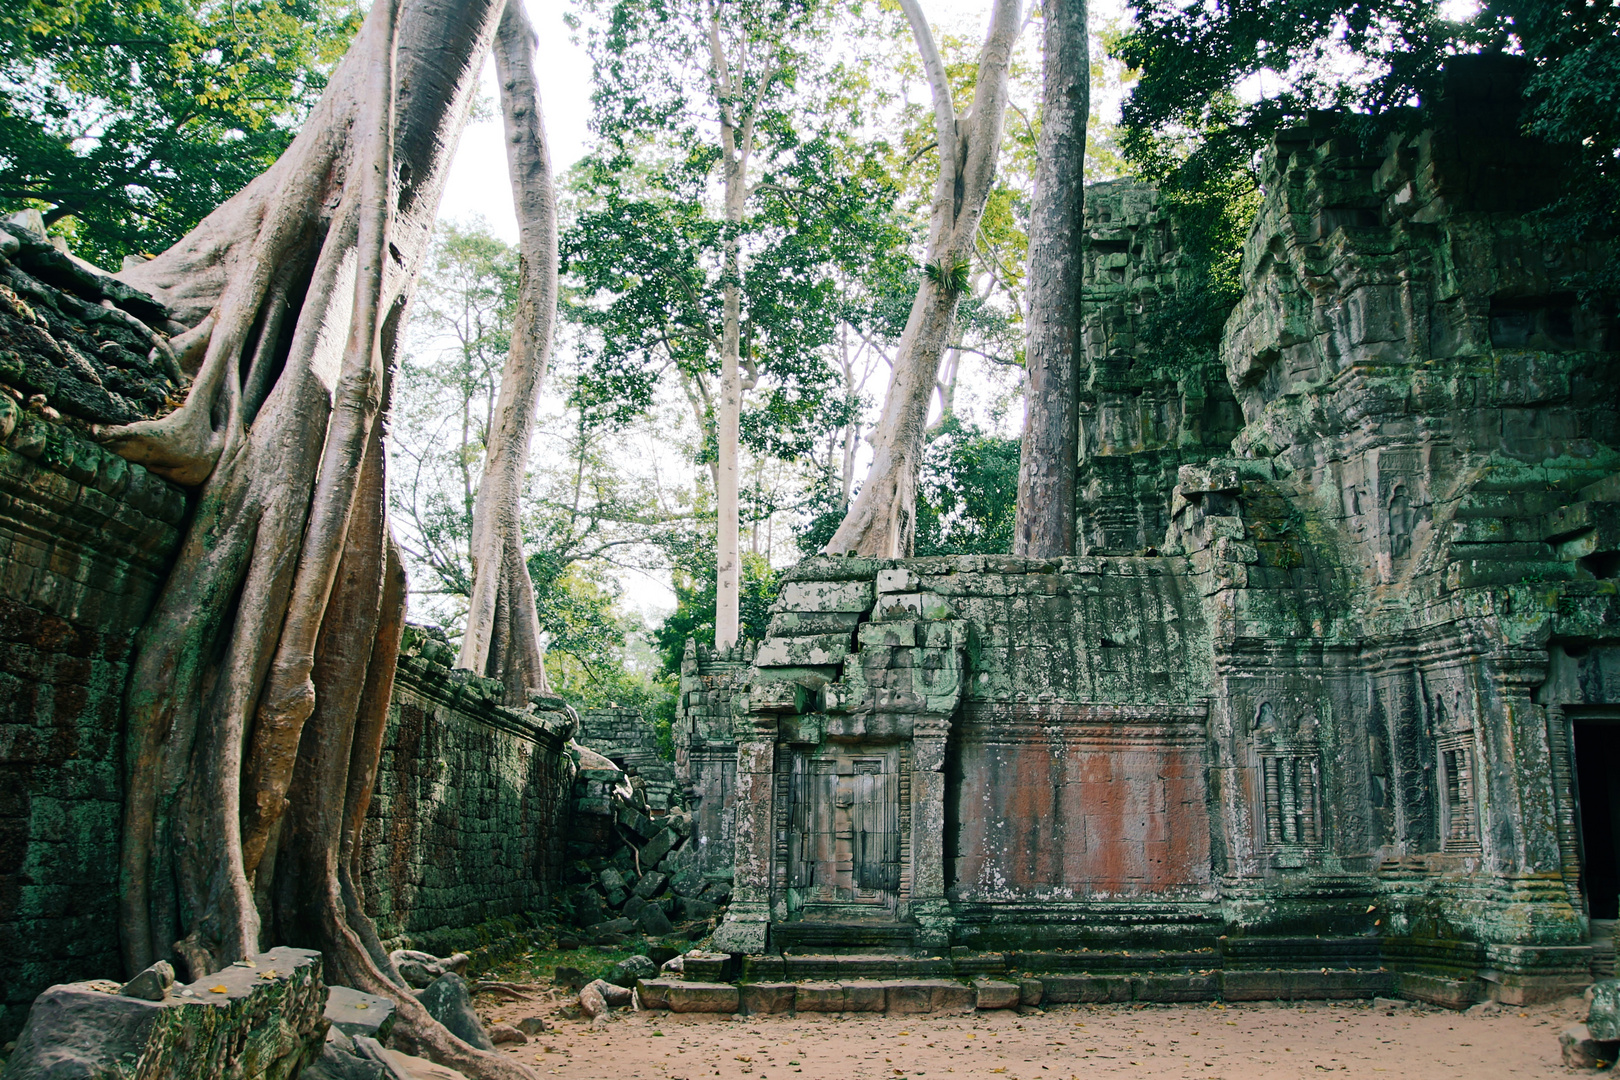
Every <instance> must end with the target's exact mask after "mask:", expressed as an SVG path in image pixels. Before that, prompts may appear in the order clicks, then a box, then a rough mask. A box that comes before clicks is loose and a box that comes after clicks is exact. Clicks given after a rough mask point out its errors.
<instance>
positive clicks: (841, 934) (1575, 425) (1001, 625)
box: [683, 58, 1620, 1005]
mask: <svg viewBox="0 0 1620 1080" xmlns="http://www.w3.org/2000/svg"><path fill="white" fill-rule="evenodd" d="M1523 77H1524V69H1523V68H1522V67H1521V66H1519V65H1518V64H1517V62H1516V61H1514V60H1512V59H1511V58H1507V59H1503V58H1494V59H1490V58H1476V59H1473V60H1466V61H1459V62H1457V63H1455V64H1454V65H1453V66H1452V69H1451V70H1450V72H1449V73H1448V75H1447V79H1446V85H1445V90H1444V93H1443V94H1442V95H1441V96H1440V97H1439V98H1438V99H1437V100H1435V101H1434V102H1432V103H1430V104H1429V105H1428V106H1426V108H1425V109H1424V110H1423V111H1421V112H1419V111H1416V110H1414V111H1412V112H1410V113H1408V114H1403V115H1402V116H1401V117H1400V118H1399V119H1400V120H1401V121H1402V123H1401V124H1398V125H1396V127H1397V129H1398V131H1397V134H1395V135H1394V136H1392V137H1391V138H1390V139H1389V141H1388V142H1387V144H1386V145H1385V146H1384V147H1383V148H1382V150H1381V151H1380V152H1375V153H1368V152H1367V151H1366V150H1365V149H1364V147H1363V144H1362V143H1360V142H1359V141H1357V140H1355V139H1350V138H1345V137H1343V136H1342V135H1341V133H1340V131H1339V130H1338V122H1339V121H1338V118H1337V117H1335V116H1332V115H1324V114H1317V115H1314V116H1313V117H1312V119H1311V122H1310V123H1309V124H1308V125H1306V126H1302V127H1300V128H1298V129H1294V130H1290V131H1286V132H1283V133H1281V134H1280V135H1279V136H1278V137H1277V139H1276V141H1275V143H1274V144H1273V146H1272V147H1271V149H1270V151H1269V153H1268V155H1267V157H1266V160H1265V163H1264V166H1263V168H1264V174H1265V175H1264V183H1263V191H1264V200H1263V203H1262V205H1261V207H1260V211H1259V214H1258V216H1257V219H1256V221H1255V223H1254V226H1253V229H1252V231H1251V234H1250V238H1249V241H1248V243H1247V246H1246V247H1245V250H1244V253H1243V262H1242V284H1243V293H1242V298H1241V300H1240V301H1239V303H1238V304H1237V306H1236V309H1235V310H1234V311H1233V312H1232V314H1231V316H1230V318H1229V319H1228V321H1227V323H1226V328H1225V335H1224V339H1223V341H1222V344H1221V347H1220V350H1219V354H1218V366H1217V367H1212V366H1211V359H1210V357H1208V356H1205V355H1203V354H1200V353H1196V352H1193V353H1191V354H1189V352H1188V350H1186V349H1185V348H1182V347H1181V343H1179V342H1177V341H1175V340H1173V339H1172V337H1171V336H1167V335H1166V334H1165V332H1164V328H1163V327H1162V326H1160V328H1159V331H1158V332H1159V333H1160V335H1161V336H1159V337H1154V336H1153V332H1154V327H1155V325H1156V324H1155V321H1154V319H1153V318H1152V315H1153V311H1154V310H1155V305H1157V304H1162V302H1163V300H1164V294H1165V292H1166V290H1167V289H1173V288H1179V287H1180V286H1179V285H1177V283H1176V275H1177V274H1178V273H1180V270H1178V269H1177V267H1178V266H1179V265H1180V264H1179V263H1178V261H1177V256H1176V252H1175V237H1176V235H1177V231H1176V226H1175V222H1174V221H1173V220H1170V219H1168V218H1166V217H1165V214H1164V211H1163V210H1162V208H1160V207H1159V206H1158V204H1156V203H1155V201H1154V200H1153V198H1152V197H1151V193H1147V192H1144V191H1143V190H1142V189H1140V188H1132V187H1130V186H1127V185H1111V186H1107V187H1105V188H1103V189H1102V190H1101V191H1099V192H1098V193H1097V198H1095V199H1094V200H1093V201H1092V203H1091V206H1090V209H1089V210H1088V224H1089V228H1090V238H1089V245H1090V247H1089V249H1088V256H1087V263H1086V266H1087V282H1086V289H1087V292H1086V304H1087V311H1086V316H1085V318H1086V327H1087V334H1086V339H1085V340H1086V360H1087V364H1088V375H1087V380H1088V381H1087V385H1088V386H1089V387H1091V391H1088V392H1089V393H1091V395H1092V396H1091V397H1089V398H1088V399H1087V401H1088V410H1083V412H1082V417H1081V421H1080V423H1081V428H1082V434H1083V437H1084V440H1085V442H1086V447H1087V450H1086V453H1087V455H1088V457H1087V460H1086V463H1085V465H1084V466H1083V473H1084V475H1085V476H1087V477H1089V479H1088V480H1086V485H1087V486H1086V488H1085V490H1084V491H1083V492H1082V494H1081V496H1080V500H1079V502H1080V505H1079V506H1078V507H1077V514H1078V516H1079V519H1080V522H1081V525H1082V528H1081V532H1082V534H1083V538H1082V541H1081V545H1082V550H1084V551H1089V552H1092V553H1093V554H1091V555H1089V556H1080V557H1072V558H1065V559H1061V560H1052V561H1043V560H1022V559H1013V558H1009V557H963V558H958V559H912V560H904V561H883V562H873V561H867V560H860V559H826V558H813V559H809V560H806V561H805V562H803V563H801V564H800V565H799V566H798V567H796V568H794V569H793V570H791V571H789V572H788V573H787V574H786V576H785V580H786V582H787V584H786V585H785V586H784V589H783V591H782V595H781V598H780V600H779V602H778V607H777V612H776V614H775V616H774V618H773V620H772V623H771V626H770V629H769V634H768V637H767V639H766V640H765V641H764V642H763V643H762V644H761V645H760V646H759V648H758V652H757V654H756V655H755V656H754V658H753V665H752V667H751V669H750V670H749V671H748V672H747V674H746V675H745V676H739V675H737V674H736V673H734V672H733V673H727V674H726V676H725V682H726V686H727V688H728V694H729V696H728V699H727V710H728V711H729V712H730V714H731V730H732V743H733V745H734V746H735V755H736V756H735V759H734V760H735V766H734V768H735V773H734V781H733V784H732V787H731V789H730V794H729V799H730V808H731V816H732V819H733V820H734V823H735V824H734V841H733V846H734V849H735V856H734V865H735V871H736V882H735V889H734V903H733V906H732V908H731V911H730V913H729V915H728V918H727V921H726V923H725V924H724V925H723V926H722V928H721V931H720V933H719V936H718V938H717V940H718V941H719V942H720V943H721V944H723V945H725V946H727V947H730V948H734V949H737V950H739V951H751V950H757V949H762V948H770V949H788V950H795V949H799V950H802V949H810V948H814V949H825V948H853V947H870V946H873V945H893V946H897V947H902V948H910V949H926V950H929V951H930V952H933V951H937V950H940V949H943V948H944V947H945V946H947V945H952V946H961V947H966V948H968V949H970V950H971V949H973V948H987V949H1008V948H1014V949H1026V948H1051V947H1053V946H1061V947H1070V948H1072V947H1076V946H1079V947H1083V948H1085V949H1092V950H1097V949H1141V948H1144V947H1153V946H1159V947H1177V948H1181V949H1193V950H1199V951H1198V953H1197V955H1198V956H1201V957H1206V958H1207V959H1206V960H1201V961H1199V962H1198V963H1197V964H1194V965H1193V966H1195V967H1200V968H1202V967H1210V968H1215V967H1220V966H1222V965H1225V966H1228V967H1230V966H1232V965H1240V966H1243V967H1244V968H1245V969H1246V970H1249V971H1260V972H1266V971H1288V972H1291V974H1289V975H1288V978H1286V979H1281V977H1280V976H1279V977H1278V979H1273V981H1274V982H1277V984H1278V986H1282V985H1283V983H1286V984H1287V986H1288V987H1290V988H1291V989H1290V990H1289V993H1291V994H1305V995H1306V996H1309V995H1310V994H1312V993H1320V994H1325V995H1336V994H1343V993H1368V994H1370V993H1375V992H1382V990H1380V989H1379V988H1380V987H1387V985H1388V982H1387V980H1388V979H1389V978H1390V977H1391V974H1392V975H1393V978H1394V979H1395V980H1396V985H1397V987H1398V988H1399V989H1400V990H1401V991H1402V992H1404V993H1406V994H1408V995H1410V996H1415V997H1420V998H1424V999H1427V1000H1432V1001H1437V1002H1443V1003H1446V1004H1453V1005H1457V1004H1465V1003H1467V1002H1470V1001H1474V1000H1481V999H1484V998H1486V997H1492V998H1498V999H1501V1000H1504V1001H1510V1002H1516V1001H1528V1000H1535V999H1540V998H1549V997H1554V996H1557V995H1561V994H1564V993H1567V992H1569V991H1570V990H1571V989H1572V988H1574V987H1578V986H1580V985H1581V984H1582V983H1584V982H1585V981H1587V979H1588V977H1589V973H1590V971H1591V969H1592V964H1593V955H1592V950H1591V948H1590V946H1589V945H1588V940H1589V937H1590V931H1589V921H1590V919H1592V918H1599V917H1601V918H1614V917H1615V914H1616V905H1617V903H1620V899H1617V897H1620V843H1617V840H1620V838H1617V837H1616V836H1614V835H1612V829H1611V826H1610V822H1611V821H1612V820H1614V818H1613V813H1614V811H1615V810H1617V809H1620V765H1617V764H1616V763H1617V762H1620V740H1617V738H1616V735H1617V734H1620V707H1617V706H1620V679H1617V677H1616V673H1617V671H1620V668H1617V666H1616V661H1615V659H1614V658H1615V657H1616V656H1617V655H1620V593H1617V587H1620V412H1617V411H1616V409H1615V402H1616V400H1620V335H1617V332H1616V331H1617V328H1616V327H1615V325H1614V322H1613V318H1612V308H1611V307H1605V306H1603V305H1600V304H1583V303H1582V302H1580V300H1579V298H1578V296H1577V295H1576V294H1575V293H1574V292H1573V291H1571V289H1570V287H1569V286H1568V285H1567V284H1566V283H1565V282H1566V279H1567V277H1568V275H1570V274H1572V273H1578V272H1580V271H1581V270H1583V269H1586V268H1589V267H1592V266H1595V265H1598V264H1599V263H1600V262H1601V261H1602V260H1605V259H1609V258H1613V257H1614V255H1615V253H1614V252H1611V251H1607V250H1602V249H1599V248H1598V247H1595V246H1588V247H1585V248H1557V247H1552V246H1549V245H1548V244H1547V242H1546V241H1545V240H1544V239H1541V238H1538V236H1537V235H1536V233H1535V232H1534V227H1533V224H1532V218H1531V214H1532V212H1533V211H1534V210H1535V209H1536V208H1537V207H1539V206H1543V205H1545V204H1546V203H1547V201H1548V200H1549V199H1550V198H1551V197H1552V195H1553V193H1554V191H1555V190H1556V183H1555V181H1556V177H1557V168H1558V162H1557V158H1556V155H1554V154H1553V153H1552V152H1551V151H1550V150H1548V148H1546V147H1542V146H1538V145H1536V144H1535V143H1533V142H1531V141H1530V140H1527V139H1525V138H1523V137H1522V136H1520V135H1518V134H1516V133H1517V131H1518V128H1517V125H1516V122H1515V117H1516V115H1517V113H1516V110H1517V109H1518V108H1519V102H1520V100H1521V97H1520V91H1521V88H1522V79H1523ZM1217 384H1221V385H1217ZM1099 388H1104V389H1106V390H1107V392H1106V393H1102V392H1101V391H1100V390H1099ZM1195 390H1196V393H1195V392H1194V391H1195ZM1200 397H1201V400H1202V402H1203V404H1202V405H1200V404H1197V401H1198V400H1199V399H1200ZM1135 399H1140V400H1137V401H1136V404H1132V401H1133V400H1135ZM1178 401H1179V402H1180V404H1179V405H1174V403H1175V402H1178ZM1212 403H1213V404H1212ZM1223 403H1224V404H1223ZM1232 410H1240V412H1239V413H1238V414H1236V415H1234V414H1233V412H1232ZM1194 420H1196V421H1197V422H1196V423H1194V422H1193V421H1194ZM1099 552H1106V553H1107V554H1106V555H1103V554H1097V553H1099ZM708 671H709V669H708V668H706V667H705V665H704V663H703V661H702V657H701V655H699V656H698V657H697V662H696V664H695V665H694V672H693V674H694V676H696V678H697V680H701V679H702V678H703V677H705V676H706V675H707V674H708ZM716 676H717V677H718V672H717V673H716ZM684 688H685V687H684V685H683V689H684ZM693 689H694V690H699V687H698V685H697V681H694V682H693ZM700 692H701V691H700ZM709 700H710V699H708V698H694V697H692V696H688V698H687V718H686V720H685V721H684V723H685V724H686V725H687V727H688V728H690V729H691V730H694V731H696V730H698V729H699V728H702V729H703V730H705V731H708V732H711V733H713V734H712V735H711V736H709V738H711V739H714V740H716V741H718V739H719V733H720V731H721V730H722V727H723V725H722V724H721V723H720V722H719V718H718V717H716V716H714V715H712V712H709V711H705V712H701V713H700V712H699V711H698V708H697V707H696V704H695V703H697V702H701V703H702V708H703V709H704V710H711V709H712V706H711V705H710V704H708V702H709ZM706 745H707V744H706ZM710 753H711V755H712V756H714V757H716V758H718V757H719V751H718V749H716V750H714V751H710ZM1099 962H1100V961H1099ZM1121 962H1128V963H1132V964H1137V963H1145V964H1149V965H1151V964H1152V963H1153V961H1152V959H1151V958H1143V957H1141V956H1140V955H1137V956H1135V957H1134V958H1133V959H1129V960H1127V961H1121ZM1166 962H1169V961H1166ZM1176 962H1177V963H1192V961H1190V960H1186V959H1185V956H1183V959H1182V960H1178V961H1176ZM1600 966H1601V962H1600ZM1380 969H1383V972H1382V973H1379V972H1380ZM1346 971H1348V972H1349V974H1348V975H1347V974H1345V972H1346ZM1357 971H1360V972H1362V973H1363V974H1364V975H1365V976H1366V977H1362V976H1361V975H1356V974H1355V973H1356V972H1357ZM1319 972H1320V973H1321V977H1320V978H1318V977H1317V973H1319ZM1330 972H1332V974H1330ZM1368 972H1370V973H1371V974H1367V973H1368ZM1374 975H1376V978H1375V977H1374ZM1268 978H1269V976H1268ZM1279 979H1280V980H1281V981H1278V980H1279ZM1358 980H1359V981H1358ZM1313 988H1314V989H1313Z"/></svg>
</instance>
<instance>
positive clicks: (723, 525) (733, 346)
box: [706, 2, 775, 649]
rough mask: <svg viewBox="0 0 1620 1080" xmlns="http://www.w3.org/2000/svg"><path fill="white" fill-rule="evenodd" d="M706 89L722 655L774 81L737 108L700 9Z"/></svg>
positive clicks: (711, 10)
mask: <svg viewBox="0 0 1620 1080" xmlns="http://www.w3.org/2000/svg"><path fill="white" fill-rule="evenodd" d="M706 15H707V30H708V37H709V64H710V83H711V86H712V88H713V91H714V95H715V100H716V103H717V104H718V105H719V120H720V150H721V157H722V160H721V170H722V178H723V181H724V184H725V223H724V225H723V226H722V227H723V228H724V229H725V233H724V236H723V237H722V241H721V244H722V248H721V263H722V265H721V274H722V276H723V281H722V283H721V290H722V306H721V328H720V401H719V408H718V409H717V410H716V414H715V444H716V451H717V455H716V456H717V457H718V459H719V460H718V462H717V463H716V466H715V485H714V486H715V511H716V517H717V520H716V528H715V612H714V643H715V645H716V646H718V647H719V648H722V649H724V648H729V647H731V646H732V645H735V644H736V643H737V638H738V635H739V633H740V631H741V625H740V610H741V609H740V597H741V591H742V590H741V587H742V562H741V558H740V552H739V550H738V546H739V544H738V539H739V533H740V531H741V530H740V528H739V521H738V519H739V517H740V509H741V508H740V505H739V502H738V474H737V473H738V445H737V443H738V439H739V437H740V429H741V423H742V395H743V384H742V251H741V246H740V235H741V232H742V224H743V215H744V212H745V211H746V209H747V203H748V161H749V158H750V157H752V156H753V150H754V120H755V115H756V112H757V108H758V103H759V101H760V100H761V99H763V97H764V95H765V92H766V90H767V89H768V87H769V86H770V84H771V82H772V80H773V79H774V77H775V76H774V73H773V72H771V71H769V70H768V71H767V72H766V74H765V77H764V78H763V79H761V80H760V83H759V86H758V87H757V88H756V90H755V92H754V93H755V96H754V100H753V101H752V102H749V103H746V104H744V105H743V108H742V109H741V110H740V111H739V110H738V108H737V100H736V94H737V89H736V86H735V85H734V81H733V78H732V73H731V65H730V62H729V61H728V60H727V58H726V52H725V47H724V45H723V44H722V43H721V40H720V11H719V8H718V6H717V5H716V4H714V3H712V2H711V3H710V4H708V6H707V11H706Z"/></svg>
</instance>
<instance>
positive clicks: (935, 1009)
mask: <svg viewBox="0 0 1620 1080" xmlns="http://www.w3.org/2000/svg"><path fill="white" fill-rule="evenodd" d="M883 990H884V994H885V996H886V999H887V1011H888V1012H891V1013H901V1014H906V1013H950V1012H972V1011H973V1010H974V1008H976V1007H977V996H976V995H975V993H974V991H973V988H972V987H971V986H964V985H962V984H961V983H958V982H951V981H950V980H948V979H895V980H891V981H888V982H886V983H884V986H883Z"/></svg>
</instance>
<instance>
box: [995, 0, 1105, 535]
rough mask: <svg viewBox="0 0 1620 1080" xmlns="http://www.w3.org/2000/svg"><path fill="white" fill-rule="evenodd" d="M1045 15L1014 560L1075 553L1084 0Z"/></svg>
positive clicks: (1062, 0) (1087, 101)
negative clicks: (1041, 95)
mask: <svg viewBox="0 0 1620 1080" xmlns="http://www.w3.org/2000/svg"><path fill="white" fill-rule="evenodd" d="M1044 10H1045V16H1046V37H1045V60H1044V62H1043V65H1044V74H1043V79H1042V81H1043V99H1044V103H1043V108H1042V112H1041V134H1040V139H1039V142H1038V144H1037V146H1036V151H1035V199H1034V203H1033V205H1032V206H1031V208H1030V221H1029V323H1028V338H1027V346H1026V348H1025V350H1024V379H1025V383H1024V386H1025V392H1024V407H1025V413H1024V437H1023V443H1022V445H1021V447H1020V450H1019V461H1018V513H1017V520H1016V522H1015V523H1014V526H1013V554H1015V555H1028V556H1032V557H1034V558H1056V557H1058V556H1062V555H1072V554H1074V526H1075V521H1074V515H1075V506H1074V498H1075V490H1074V485H1075V472H1076V469H1077V467H1078V462H1079V456H1080V421H1079V416H1078V415H1077V413H1076V409H1077V405H1076V398H1077V396H1078V395H1079V392H1080V369H1081V363H1082V359H1083V358H1082V357H1081V355H1080V352H1081V339H1080V274H1081V265H1082V263H1081V253H1080V245H1081V241H1082V239H1083V238H1084V234H1085V184H1086V116H1087V114H1088V113H1089V112H1090V111H1091V50H1090V39H1089V36H1088V33H1087V30H1086V0H1045V8H1044Z"/></svg>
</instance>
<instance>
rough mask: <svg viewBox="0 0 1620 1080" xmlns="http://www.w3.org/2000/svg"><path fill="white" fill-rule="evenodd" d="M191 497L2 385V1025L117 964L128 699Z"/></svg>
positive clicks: (13, 1026) (12, 1029)
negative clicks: (28, 406)
mask: <svg viewBox="0 0 1620 1080" xmlns="http://www.w3.org/2000/svg"><path fill="white" fill-rule="evenodd" d="M185 512H186V504H185V499H184V498H183V497H182V496H181V495H180V493H179V492H178V491H177V490H175V489H174V488H172V487H170V486H169V485H168V484H166V483H164V482H163V481H161V480H159V479H158V478H156V477H154V476H152V475H151V474H150V473H148V472H147V471H146V470H145V469H143V468H141V467H140V466H138V465H131V464H128V463H127V462H125V461H124V459H122V458H120V457H117V456H116V455H113V454H109V453H106V452H105V451H103V450H101V449H100V448H98V447H96V446H95V445H94V444H92V443H90V442H88V441H87V440H85V439H84V438H83V437H82V436H79V435H77V434H75V433H74V432H73V431H72V430H71V429H69V428H68V427H66V426H64V425H62V424H59V423H50V422H47V421H46V420H44V419H42V418H40V417H38V416H37V415H34V414H32V413H28V412H23V411H22V410H19V409H18V408H17V405H16V402H15V401H14V399H12V398H11V397H9V396H8V395H6V393H5V390H4V388H3V387H0V956H3V957H4V958H5V964H4V973H3V975H0V987H3V988H4V989H3V995H0V1036H3V1037H5V1038H10V1037H11V1036H13V1035H14V1034H15V1033H16V1032H17V1030H18V1029H19V1028H20V1027H21V1025H22V1022H23V1017H24V1015H25V1014H26V1013H27V1011H28V1005H29V1002H31V1001H32V1000H33V997H34V995H35V994H37V993H38V992H39V991H40V990H42V989H44V988H45V987H46V986H48V985H50V984H52V983H58V982H69V981H72V980H74V979H79V978H84V977H87V976H91V975H105V974H116V973H118V971H119V965H120V961H119V958H118V936H117V931H116V928H115V914H116V905H117V895H118V823H119V820H120V817H121V814H122V810H123V789H124V783H123V782H124V778H123V764H122V762H123V754H122V751H123V727H122V709H123V697H124V688H125V683H126V680H127V678H128V665H129V657H130V649H131V647H132V645H133V642H134V637H135V632H136V630H137V628H138V627H139V626H140V624H141V622H142V620H143V619H144V618H145V616H146V613H147V612H148V610H149V609H150V608H151V605H152V602H153V599H154V598H155V596H156V593H157V589H158V587H159V585H160V584H161V582H162V579H163V574H164V573H165V571H166V570H167V566H168V562H169V559H170V557H171V555H172V553H173V551H174V549H175V547H176V546H177V545H178V543H179V539H180V531H179V530H180V528H181V526H182V524H183V521H184V517H185Z"/></svg>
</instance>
